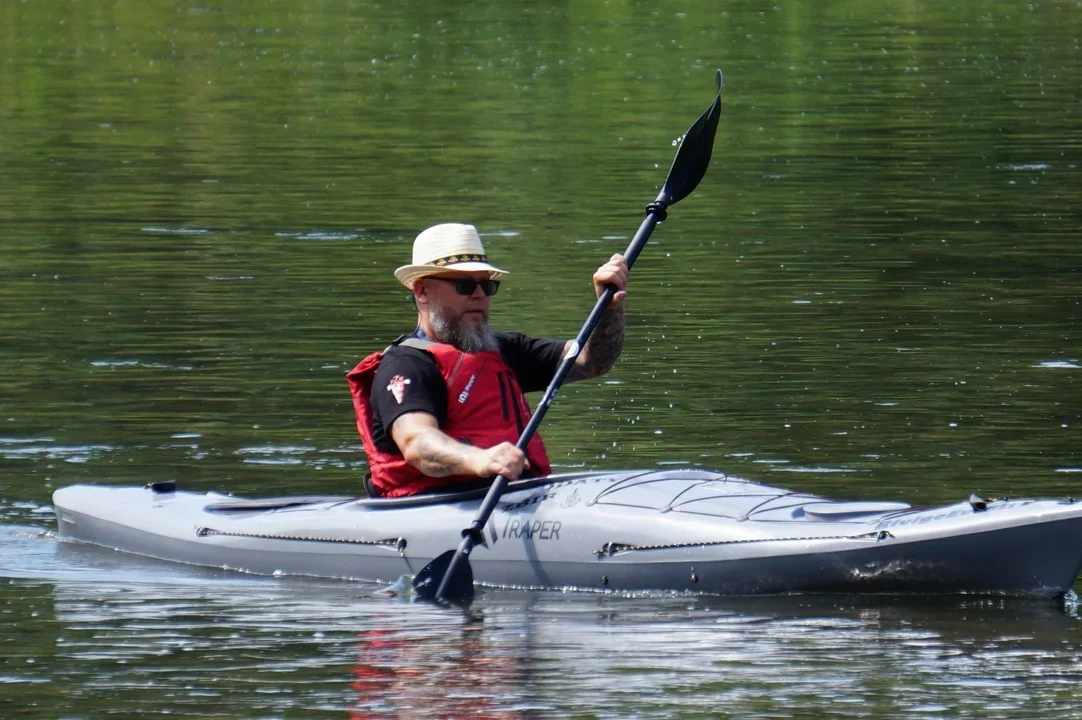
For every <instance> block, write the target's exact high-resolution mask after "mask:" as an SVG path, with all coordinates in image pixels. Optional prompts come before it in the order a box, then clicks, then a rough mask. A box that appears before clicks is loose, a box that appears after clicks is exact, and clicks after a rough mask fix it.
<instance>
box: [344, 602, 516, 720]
mask: <svg viewBox="0 0 1082 720" xmlns="http://www.w3.org/2000/svg"><path fill="white" fill-rule="evenodd" d="M498 635H499V633H493V632H491V631H489V630H486V628H485V626H484V623H483V622H481V621H480V620H479V619H478V620H468V621H466V622H465V623H463V625H462V627H461V629H460V631H445V630H442V629H441V630H434V631H433V632H431V633H429V632H418V631H417V630H412V631H404V630H402V629H391V628H378V629H371V630H366V631H363V632H360V633H358V634H357V659H356V662H355V663H354V664H353V668H352V672H353V681H352V682H351V683H350V685H351V687H352V688H353V689H354V690H355V691H356V693H357V700H356V702H355V703H353V704H352V706H351V707H350V709H349V718H350V720H375V719H376V718H419V717H429V718H487V719H488V720H521V719H522V718H525V717H532V716H533V713H531V711H530V710H523V709H521V707H522V704H523V703H522V696H523V695H524V694H528V693H529V691H530V687H529V685H530V681H529V676H528V668H529V665H530V663H531V662H532V661H531V659H530V658H529V653H530V651H531V650H532V647H531V639H530V637H529V633H528V632H527V634H526V637H525V639H524V640H521V639H520V636H518V635H516V636H515V637H516V639H517V640H519V641H520V642H524V644H525V647H522V646H516V645H509V644H507V643H506V642H503V643H501V642H500V641H499V639H498ZM523 655H525V657H523Z"/></svg>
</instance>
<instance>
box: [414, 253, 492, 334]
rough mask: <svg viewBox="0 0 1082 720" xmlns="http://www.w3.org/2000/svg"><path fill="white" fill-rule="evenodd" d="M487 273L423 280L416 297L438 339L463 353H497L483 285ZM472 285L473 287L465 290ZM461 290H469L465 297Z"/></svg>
mask: <svg viewBox="0 0 1082 720" xmlns="http://www.w3.org/2000/svg"><path fill="white" fill-rule="evenodd" d="M488 279H489V275H488V273H487V272H484V271H480V272H448V273H441V274H439V275H434V276H429V277H425V278H422V279H421V280H419V281H418V284H419V285H421V287H420V288H417V292H415V296H416V298H417V302H418V307H419V308H421V309H422V312H427V313H428V319H429V322H430V323H431V325H432V329H433V330H434V331H435V333H436V337H435V339H436V340H440V341H441V342H446V343H449V344H451V345H454V346H455V347H457V348H458V349H459V350H462V351H463V352H481V351H484V350H494V349H495V348H496V347H497V343H496V340H495V338H494V336H493V335H492V332H491V331H490V330H489V328H488V309H489V302H490V300H489V296H488V295H485V292H484V288H483V287H482V286H481V285H480V283H481V282H482V281H487V280H488ZM469 285H473V287H472V288H469V287H466V286H469ZM460 290H469V292H468V293H466V294H462V293H461V292H459V291H460Z"/></svg>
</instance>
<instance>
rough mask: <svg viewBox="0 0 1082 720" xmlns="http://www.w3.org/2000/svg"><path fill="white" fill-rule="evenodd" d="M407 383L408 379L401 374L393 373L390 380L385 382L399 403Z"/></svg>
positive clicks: (403, 395) (408, 382)
mask: <svg viewBox="0 0 1082 720" xmlns="http://www.w3.org/2000/svg"><path fill="white" fill-rule="evenodd" d="M409 384H410V379H409V378H407V377H402V376H401V375H395V376H394V377H393V378H391V382H389V383H387V389H388V390H390V391H391V394H392V395H394V399H395V400H397V401H398V404H399V405H401V404H402V399H403V398H405V397H406V386H407V385H409Z"/></svg>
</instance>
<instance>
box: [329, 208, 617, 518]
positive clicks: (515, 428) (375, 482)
mask: <svg viewBox="0 0 1082 720" xmlns="http://www.w3.org/2000/svg"><path fill="white" fill-rule="evenodd" d="M507 274H508V272H507V271H506V270H501V269H500V268H498V267H495V266H494V265H491V264H490V263H489V262H488V257H487V256H486V255H485V250H484V247H483V246H482V244H481V238H480V237H479V236H478V234H477V230H476V229H475V228H474V227H473V226H472V225H461V224H458V223H445V224H442V225H436V226H434V227H430V228H428V229H427V230H425V231H424V232H422V233H421V234H420V235H418V236H417V239H416V241H415V242H414V244H413V263H412V264H410V265H405V266H403V267H400V268H398V269H397V270H395V277H396V278H398V280H399V282H401V283H402V284H403V285H405V286H406V287H407V288H409V289H410V290H411V291H412V292H413V300H414V304H415V305H416V306H417V328H416V329H415V330H414V331H413V333H411V334H410V335H409V336H407V337H404V338H399V339H398V340H396V341H395V342H394V343H393V344H392V345H391V346H390V347H388V348H387V349H386V350H384V351H383V352H382V353H373V354H372V355H369V356H368V357H366V358H365V359H364V360H362V361H361V362H360V364H358V365H357V367H355V368H354V369H353V370H351V371H350V372H349V373H348V374H347V375H346V378H347V379H348V381H349V385H350V391H351V393H352V394H353V407H354V410H355V411H356V415H357V429H358V431H359V432H360V435H361V439H362V440H363V442H364V450H365V454H366V455H367V456H368V464H369V467H370V469H371V475H370V476H369V477H367V478H365V487H366V489H367V490H368V491H369V493H370V494H373V495H378V496H382V497H402V496H406V495H415V494H417V493H423V492H429V491H433V490H438V489H447V488H448V487H452V486H454V485H456V484H462V483H470V482H476V481H477V479H478V478H495V477H496V476H497V475H503V476H504V477H506V478H507V479H509V480H514V479H516V478H518V477H519V476H520V475H521V474H522V473H523V472H524V471H528V472H529V473H530V474H532V475H538V476H540V475H547V474H549V473H550V472H551V468H550V465H549V461H548V456H547V455H546V453H545V446H544V443H543V442H542V440H541V436H540V435H537V434H535V435H534V437H533V439H532V440H531V441H530V443H529V445H528V446H527V448H526V452H525V453H523V452H522V451H521V450H519V449H518V448H517V447H516V446H515V443H516V442H517V440H518V437H519V435H520V433H521V432H522V429H523V428H524V427H525V426H526V423H527V422H529V419H530V415H531V410H530V406H529V405H528V404H527V402H526V397H525V395H524V393H527V392H533V391H536V390H543V389H544V388H545V387H547V386H548V384H549V382H550V381H551V380H552V378H553V376H554V375H555V374H556V370H557V368H558V367H559V364H560V361H561V360H562V359H563V357H564V355H566V354H567V353H568V352H570V351H571V346H572V341H563V340H549V339H543V338H534V337H530V336H527V335H523V334H522V333H517V332H503V331H494V330H491V329H490V328H489V326H488V313H489V302H490V298H491V297H492V296H493V295H495V294H496V290H497V289H498V288H499V285H500V283H499V280H498V278H501V277H503V276H504V275H507ZM627 276H628V268H627V262H626V261H625V260H624V258H623V256H621V255H613V256H612V258H611V259H610V260H609V261H608V262H607V263H605V264H604V265H602V266H601V267H600V268H598V270H597V272H595V273H594V276H593V283H594V292H595V294H597V296H598V297H600V296H601V293H602V292H604V289H605V287H606V286H607V285H613V286H615V287H616V288H617V292H616V294H615V295H614V296H613V298H612V302H611V304H610V305H609V307H608V309H607V310H606V311H605V313H604V314H603V315H602V316H601V319H600V321H599V322H598V324H597V327H596V328H595V330H594V332H593V334H592V335H591V337H590V340H589V342H587V343H586V347H584V348H583V349H582V351H581V352H580V353H579V355H578V357H577V358H576V359H575V364H574V366H573V367H572V368H571V372H570V373H569V374H568V377H567V379H568V380H569V381H574V380H583V379H586V378H591V377H596V376H598V375H602V374H604V373H606V372H608V370H609V369H610V368H611V367H612V366H613V364H614V363H615V362H616V359H617V358H618V357H619V356H620V350H621V348H622V347H623V343H624V307H623V302H624V298H625V297H626V296H627V292H626V290H625V288H626V286H627Z"/></svg>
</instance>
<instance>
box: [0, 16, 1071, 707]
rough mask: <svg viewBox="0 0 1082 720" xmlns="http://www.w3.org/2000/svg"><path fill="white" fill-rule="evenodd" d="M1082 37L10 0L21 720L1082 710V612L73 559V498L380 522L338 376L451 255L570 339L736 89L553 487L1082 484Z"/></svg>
mask: <svg viewBox="0 0 1082 720" xmlns="http://www.w3.org/2000/svg"><path fill="white" fill-rule="evenodd" d="M1080 10H1082V9H1080V7H1079V5H1078V4H1077V3H1041V4H1034V3H1023V2H989V3H979V4H964V3H963V4H957V3H954V4H952V3H946V4H937V3H908V2H876V3H856V2H840V3H828V4H816V5H814V6H811V5H809V6H804V5H798V4H795V3H781V4H775V5H760V6H756V5H747V4H741V5H732V6H719V5H718V4H716V3H708V2H697V1H693V2H690V3H685V4H683V5H681V6H679V7H676V6H672V5H670V4H666V3H654V2H642V3H627V2H584V3H574V4H571V3H567V4H557V5H541V4H533V3H510V2H493V3H475V4H464V3H425V4H416V5H413V4H406V3H383V4H375V3H359V2H358V3H350V2H329V3H327V2H318V3H317V2H306V1H305V0H293V1H291V2H239V3H232V4H216V3H203V4H192V3H177V2H161V1H159V0H151V1H150V2H134V1H130V0H119V1H117V2H113V3H108V4H103V3H28V2H8V3H3V4H2V5H0V188H2V192H0V628H2V631H0V716H3V717H43V718H55V717H72V718H75V717H78V718H82V717H98V716H105V715H106V714H107V713H112V714H113V715H112V716H116V717H138V716H142V715H146V714H150V713H157V712H171V713H172V714H175V715H181V716H190V717H221V718H226V717H320V716H334V715H337V716H343V715H346V714H347V713H352V714H353V716H355V717H396V716H397V717H425V716H431V717H437V716H459V717H461V716H477V717H567V716H578V717H614V716H627V717H659V718H660V717H677V716H684V717H707V716H717V717H728V716H732V717H809V718H810V717H827V716H840V717H910V716H921V717H927V716H932V717H982V718H983V717H1004V718H1014V717H1036V716H1042V717H1043V716H1048V717H1082V691H1079V690H1078V689H1077V688H1078V687H1079V681H1080V680H1082V665H1080V661H1079V656H1080V654H1082V625H1080V624H1079V621H1078V618H1077V611H1076V610H1075V609H1074V608H1073V607H1072V606H1070V605H1068V607H1067V608H1066V609H1063V608H1059V607H1056V606H1047V605H1044V604H1041V603H1036V604H1035V603H1030V602H1026V601H1016V600H1009V599H991V600H989V599H975V598H953V599H952V598H939V599H935V598H929V599H925V600H921V601H919V602H918V601H914V600H912V599H909V600H901V599H896V598H894V599H892V598H863V599H859V598H824V599H816V598H780V599H770V600H745V601H723V600H719V599H708V598H684V597H678V598H674V597H645V598H627V597H607V596H593V595H562V594H555V593H554V594H540V595H526V594H514V593H507V594H504V593H486V594H484V595H483V596H482V598H481V599H480V601H479V602H478V604H477V606H476V607H475V608H474V610H473V612H472V613H471V614H469V615H462V614H454V613H446V612H441V611H438V610H435V609H433V608H428V607H419V606H416V605H412V604H409V603H404V602H401V601H399V600H396V599H393V598H387V597H384V596H380V595H378V594H377V590H378V588H376V587H367V586H353V585H343V584H298V583H294V582H292V581H290V580H288V579H277V580H273V579H254V578H246V577H236V576H229V575H223V574H215V573H204V572H197V571H193V570H189V569H184V568H175V567H170V566H165V565H157V564H148V563H146V562H142V561H131V560H126V559H123V558H119V557H117V556H116V555H115V554H112V553H103V552H97V551H92V550H86V549H79V548H71V547H65V546H61V545H58V544H57V542H56V540H55V538H54V537H52V536H50V535H49V532H50V531H51V529H53V528H54V527H55V523H54V519H53V516H52V512H51V508H50V507H49V502H50V494H51V492H52V490H53V489H55V488H57V487H61V486H63V485H67V484H70V483H74V482H106V483H116V484H141V483H144V482H146V481H148V480H158V479H163V478H176V479H177V480H179V481H180V483H181V484H182V485H183V486H184V487H187V488H190V489H206V490H212V489H213V490H219V491H233V492H239V493H243V494H248V495H258V494H264V493H280V492H296V493H350V492H358V491H359V487H360V477H361V475H362V474H363V472H364V469H365V465H364V460H363V455H362V453H361V452H360V447H359V442H358V440H357V438H356V434H355V430H354V428H353V420H352V411H351V408H350V403H349V396H348V392H347V390H346V386H345V383H344V381H343V378H342V375H343V373H344V372H345V371H346V370H347V369H348V368H350V367H352V365H353V364H354V363H355V362H356V361H357V360H358V359H359V358H360V357H362V356H363V355H365V354H367V353H368V352H370V351H372V350H374V349H379V348H381V347H383V346H384V345H385V344H386V343H388V342H389V341H390V340H392V339H393V338H394V337H395V336H397V335H398V334H399V333H401V332H402V331H403V330H406V329H408V328H409V327H410V326H411V324H412V320H413V313H412V307H411V305H410V303H409V301H408V297H407V294H406V293H405V292H404V291H403V290H402V289H401V287H400V286H398V285H397V283H396V281H395V280H394V278H393V277H392V275H391V271H392V270H393V269H394V267H396V266H398V265H400V264H404V263H405V262H407V261H408V258H409V252H410V243H411V242H412V239H413V237H414V235H416V233H417V232H418V231H419V230H420V229H423V228H424V227H426V226H428V225H431V224H433V223H436V222H444V221H463V222H472V223H474V224H476V225H477V226H478V228H479V229H480V230H481V232H482V234H483V235H484V239H485V242H486V246H487V248H488V251H489V254H490V256H492V258H493V259H494V261H495V262H496V263H497V264H500V265H502V266H504V267H507V268H508V269H510V270H511V272H512V275H511V277H510V278H508V280H507V282H505V283H504V285H503V286H502V287H501V290H500V295H499V296H498V297H497V298H496V300H495V302H494V304H493V308H494V310H493V323H494V324H495V325H496V326H498V327H503V328H517V329H521V330H524V331H527V332H531V333H534V334H539V335H548V336H557V337H570V336H572V335H573V334H574V333H575V332H576V331H577V329H578V326H579V324H580V323H581V322H582V319H583V318H584V317H585V314H586V312H587V311H588V310H589V308H590V306H591V305H592V293H591V291H590V286H589V275H590V273H591V272H592V270H593V268H595V267H596V266H597V265H598V264H600V263H601V262H602V261H603V260H605V259H606V258H607V257H608V256H609V255H610V254H611V253H613V252H619V251H622V250H623V249H624V248H625V247H626V245H627V243H628V241H629V238H630V235H631V234H632V232H633V231H634V229H635V228H636V227H637V225H638V223H639V220H640V218H641V211H642V206H643V205H644V204H645V203H646V202H648V201H649V200H650V199H652V198H653V196H654V194H655V193H656V189H657V186H658V184H659V183H661V181H662V180H663V179H664V173H665V171H666V169H667V167H668V165H669V163H670V162H671V159H672V155H673V153H674V150H675V147H674V142H675V141H676V139H677V138H678V137H679V135H680V134H681V133H682V132H683V131H684V129H685V128H686V127H687V126H688V124H690V122H691V121H692V120H693V119H694V118H695V116H696V115H697V114H698V113H699V112H701V111H702V110H703V109H704V108H705V106H706V104H707V103H708V102H709V100H710V93H711V90H712V86H711V78H712V72H713V69H714V68H715V67H722V68H723V69H724V70H725V73H726V91H725V96H724V102H725V105H724V113H723V118H722V124H721V127H720V129H719V132H718V138H717V143H716V148H715V157H714V161H713V164H712V167H711V170H710V172H709V173H708V175H707V177H706V179H705V180H704V182H703V184H702V185H701V186H700V188H699V189H698V190H697V191H696V192H695V194H694V195H693V196H691V197H690V198H688V199H687V200H685V201H684V202H682V203H681V204H680V205H679V206H677V207H676V208H674V209H673V210H672V211H671V213H670V220H669V221H668V222H666V223H665V224H663V225H662V226H661V227H659V228H658V230H657V231H656V232H655V234H654V239H653V241H652V242H651V244H650V245H649V246H648V247H647V248H646V250H645V251H644V252H643V254H642V256H641V258H640V260H639V262H638V264H637V265H636V266H635V270H634V273H633V280H632V287H631V290H632V294H631V297H630V298H629V301H628V303H629V306H628V307H629V333H628V334H629V337H628V342H627V346H626V349H625V352H624V355H623V358H622V359H621V361H620V363H619V364H618V365H617V366H616V368H615V369H614V370H613V372H612V373H611V374H610V375H609V376H607V377H606V378H605V379H604V381H602V382H595V383H588V384H582V385H575V386H571V387H569V388H567V389H566V390H565V391H564V392H563V393H561V396H560V401H559V402H558V404H557V405H556V406H555V407H554V408H553V410H552V411H551V412H550V413H549V415H548V418H547V419H546V424H545V426H544V428H543V432H544V435H545V438H546V441H547V443H548V446H549V450H550V455H551V456H552V458H553V460H554V463H555V464H556V465H557V467H558V468H559V469H568V468H578V467H588V468H627V467H652V466H656V465H659V464H662V465H668V464H685V465H699V466H705V467H716V468H720V469H724V470H727V471H730V472H733V473H739V474H742V475H745V476H748V477H751V478H753V479H758V480H763V481H766V482H769V483H771V484H774V485H783V486H788V487H793V488H795V489H799V490H803V491H808V492H813V493H819V494H826V495H833V496H843V497H853V498H867V499H871V498H875V499H905V500H907V501H909V502H912V503H914V504H932V503H940V502H949V501H956V500H958V499H961V498H964V497H966V496H968V494H969V493H970V492H981V493H985V494H988V495H997V496H1003V495H1010V496H1020V495H1027V496H1065V495H1077V494H1078V493H1079V489H1080V487H1082V482H1080V481H1082V433H1080V428H1082V333H1080V331H1082V305H1080V302H1082V300H1080V291H1079V289H1080V287H1082V282H1080V281H1082V278H1080V268H1082V245H1080V243H1079V241H1078V230H1079V227H1080V220H1082V213H1080V212H1079V210H1078V207H1079V203H1078V198H1079V197H1080V195H1082V173H1080V169H1079V164H1080V163H1082V92H1080V90H1079V88H1082V46H1080V38H1082V12H1080Z"/></svg>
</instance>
